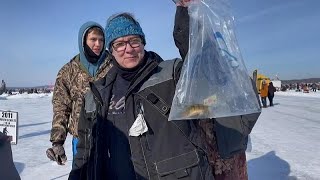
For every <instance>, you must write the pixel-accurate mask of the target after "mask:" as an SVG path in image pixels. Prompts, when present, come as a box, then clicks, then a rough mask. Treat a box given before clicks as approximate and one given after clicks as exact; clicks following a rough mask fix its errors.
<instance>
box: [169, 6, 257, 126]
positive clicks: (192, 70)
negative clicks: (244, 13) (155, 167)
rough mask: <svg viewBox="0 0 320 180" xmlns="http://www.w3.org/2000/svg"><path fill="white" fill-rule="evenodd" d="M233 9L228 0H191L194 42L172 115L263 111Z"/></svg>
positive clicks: (195, 116)
mask: <svg viewBox="0 0 320 180" xmlns="http://www.w3.org/2000/svg"><path fill="white" fill-rule="evenodd" d="M229 9H230V5H229V4H228V3H227V1H226V0H201V1H200V0H197V1H190V2H188V12H189V15H190V34H189V42H190V45H189V51H188V55H187V57H186V59H185V61H184V64H183V67H182V72H181V75H180V79H179V81H178V84H177V88H176V92H175V96H174V99H173V103H172V107H171V112H170V115H169V120H184V119H203V118H217V117H228V116H236V115H244V114H251V113H255V112H260V111H261V109H260V106H259V102H258V99H257V97H256V93H255V91H254V89H253V86H252V83H251V80H250V77H249V75H248V73H247V70H246V68H245V65H244V62H243V60H242V57H241V53H240V50H239V48H238V45H237V42H236V37H235V34H234V31H233V18H232V16H231V14H230V10H229Z"/></svg>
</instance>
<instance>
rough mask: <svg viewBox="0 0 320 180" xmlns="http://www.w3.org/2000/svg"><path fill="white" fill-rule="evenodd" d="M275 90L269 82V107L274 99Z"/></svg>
mask: <svg viewBox="0 0 320 180" xmlns="http://www.w3.org/2000/svg"><path fill="white" fill-rule="evenodd" d="M276 91H277V90H276V88H275V87H274V86H273V83H272V82H270V83H269V86H268V100H269V104H270V106H273V98H274V92H276Z"/></svg>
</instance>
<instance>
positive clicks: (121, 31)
mask: <svg viewBox="0 0 320 180" xmlns="http://www.w3.org/2000/svg"><path fill="white" fill-rule="evenodd" d="M105 33H106V47H107V48H109V50H110V48H111V43H112V42H113V41H114V40H116V39H117V38H120V37H123V36H128V35H139V36H141V38H142V41H143V43H144V44H145V35H144V33H143V31H142V28H141V26H140V24H139V23H138V22H137V21H135V19H134V18H133V17H132V16H131V15H130V14H127V13H123V14H119V15H117V16H115V17H111V18H110V19H109V20H108V22H107V25H106V28H105Z"/></svg>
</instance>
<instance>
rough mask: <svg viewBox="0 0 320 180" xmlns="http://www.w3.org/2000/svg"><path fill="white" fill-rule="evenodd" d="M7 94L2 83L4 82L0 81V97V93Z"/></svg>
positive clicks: (4, 84)
mask: <svg viewBox="0 0 320 180" xmlns="http://www.w3.org/2000/svg"><path fill="white" fill-rule="evenodd" d="M6 92H7V87H6V83H5V82H4V80H2V81H1V86H0V95H1V94H2V93H6Z"/></svg>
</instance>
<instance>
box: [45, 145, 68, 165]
mask: <svg viewBox="0 0 320 180" xmlns="http://www.w3.org/2000/svg"><path fill="white" fill-rule="evenodd" d="M46 153H47V157H48V158H49V159H50V160H51V161H56V162H57V163H58V165H64V164H65V162H66V161H67V156H66V153H65V151H64V147H63V145H62V144H55V143H54V144H52V147H51V148H48V149H47V151H46Z"/></svg>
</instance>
